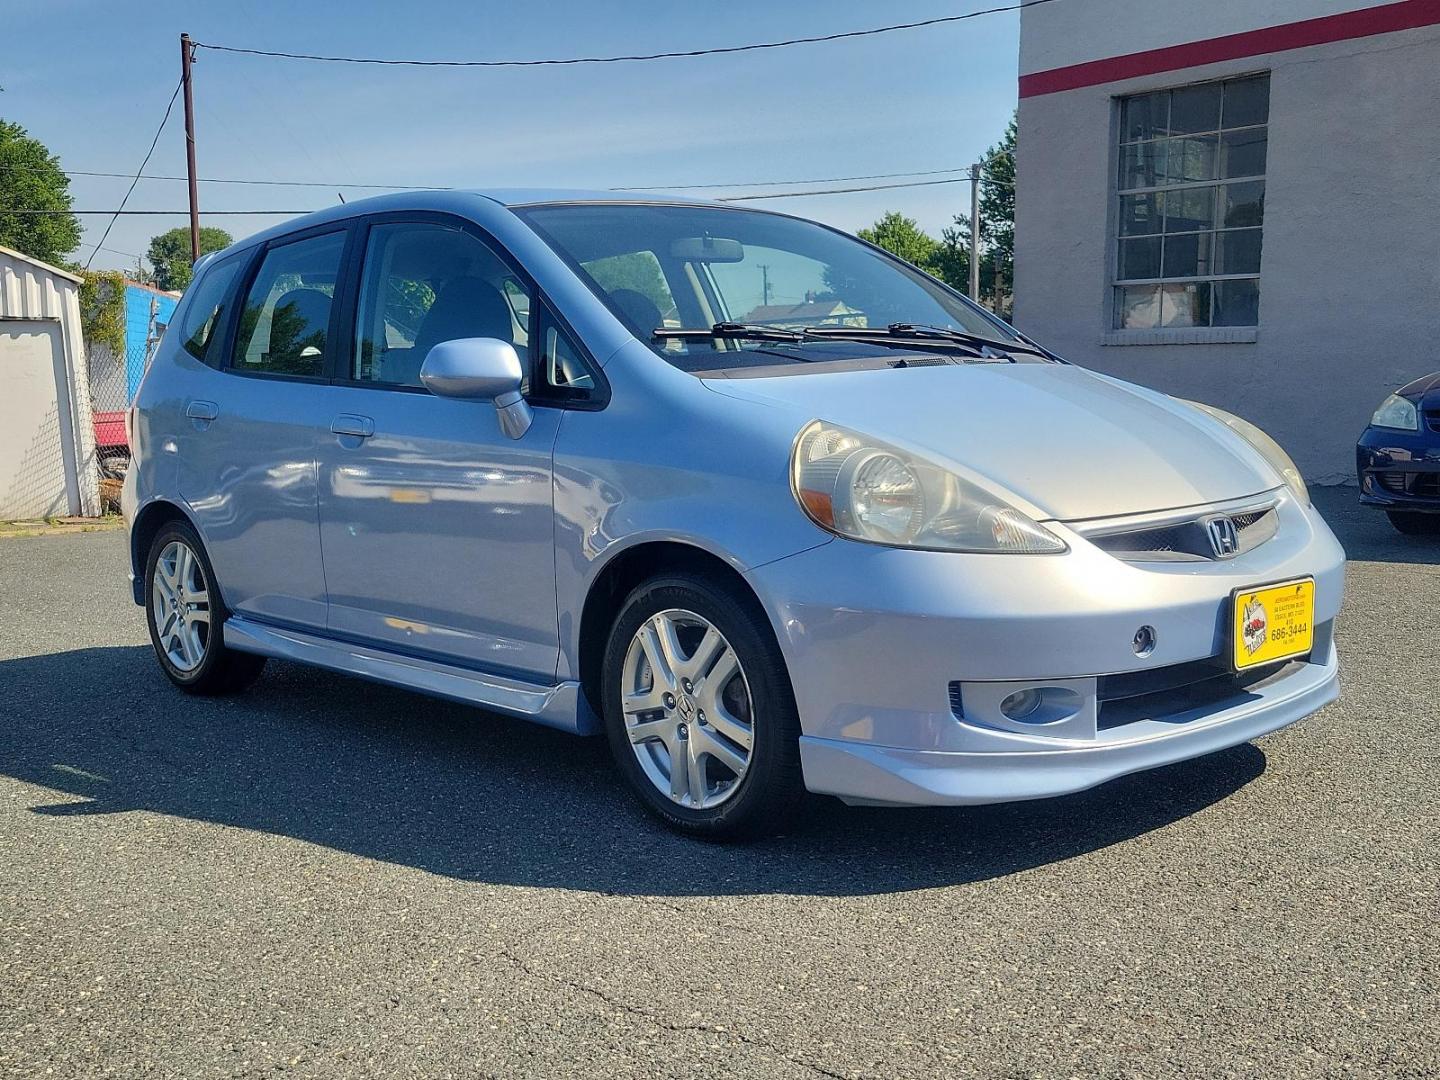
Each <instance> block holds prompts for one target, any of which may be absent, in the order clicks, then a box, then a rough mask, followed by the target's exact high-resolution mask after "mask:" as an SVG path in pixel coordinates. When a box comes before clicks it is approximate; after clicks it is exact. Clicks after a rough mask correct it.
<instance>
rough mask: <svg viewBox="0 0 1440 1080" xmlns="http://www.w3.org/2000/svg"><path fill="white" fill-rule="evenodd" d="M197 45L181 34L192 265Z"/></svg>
mask: <svg viewBox="0 0 1440 1080" xmlns="http://www.w3.org/2000/svg"><path fill="white" fill-rule="evenodd" d="M194 55H195V46H194V45H192V44H191V43H190V35H189V34H181V35H180V82H181V85H183V86H184V88H185V170H186V172H185V175H186V177H187V179H189V181H190V265H192V266H193V265H195V262H196V261H197V260H198V259H199V258H200V190H199V186H198V185H197V184H196V182H195V99H194V97H193V96H192V95H191V93H190V82H191V79H190V62H191V60H192V59H193V58H194Z"/></svg>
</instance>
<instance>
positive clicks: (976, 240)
mask: <svg viewBox="0 0 1440 1080" xmlns="http://www.w3.org/2000/svg"><path fill="white" fill-rule="evenodd" d="M970 299H971V300H974V301H975V302H976V303H977V304H978V303H979V302H980V166H979V165H978V164H977V165H971V166H970Z"/></svg>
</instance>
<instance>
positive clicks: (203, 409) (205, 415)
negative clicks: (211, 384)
mask: <svg viewBox="0 0 1440 1080" xmlns="http://www.w3.org/2000/svg"><path fill="white" fill-rule="evenodd" d="M185 415H186V416H188V417H189V418H190V419H191V420H214V419H215V418H216V417H217V416H219V415H220V406H219V405H216V404H215V402H213V401H192V402H190V403H189V404H187V405H186V406H185Z"/></svg>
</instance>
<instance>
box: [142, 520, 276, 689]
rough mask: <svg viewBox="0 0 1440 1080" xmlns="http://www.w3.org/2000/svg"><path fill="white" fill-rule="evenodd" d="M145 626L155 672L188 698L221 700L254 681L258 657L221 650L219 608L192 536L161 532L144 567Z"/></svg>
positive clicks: (184, 530)
mask: <svg viewBox="0 0 1440 1080" xmlns="http://www.w3.org/2000/svg"><path fill="white" fill-rule="evenodd" d="M145 596H146V604H145V617H146V618H145V621H146V623H147V624H148V626H149V629H150V643H151V645H153V646H154V647H155V656H156V658H157V659H159V661H160V667H161V669H162V670H163V671H164V672H165V674H166V676H167V677H168V678H169V679H170V681H171V682H172V683H174V684H175V685H176V686H178V687H180V689H182V690H184V691H186V692H187V693H191V694H226V693H233V692H234V691H237V690H241V689H243V688H244V687H246V686H248V685H249V684H250V683H251V682H253V681H254V680H255V677H256V676H257V675H259V674H260V670H261V668H263V667H264V666H265V658H264V657H263V656H254V655H251V654H250V653H242V652H236V651H235V650H234V649H229V648H226V646H225V642H224V637H223V633H222V628H223V626H224V623H225V605H224V602H223V601H222V599H221V596H220V588H219V585H218V584H217V583H216V581H215V572H214V570H213V569H212V568H211V566H210V560H209V558H207V557H206V555H205V547H204V545H203V544H201V543H200V538H199V537H198V536H196V534H195V530H194V529H192V528H191V527H190V526H189V525H188V524H185V523H182V522H173V523H171V524H169V525H166V526H164V527H163V528H162V529H161V530H160V533H159V535H157V536H156V537H155V541H154V543H152V544H151V545H150V556H149V558H148V559H147V560H146V563H145Z"/></svg>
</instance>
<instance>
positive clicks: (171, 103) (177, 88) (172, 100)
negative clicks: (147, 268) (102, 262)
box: [72, 80, 184, 270]
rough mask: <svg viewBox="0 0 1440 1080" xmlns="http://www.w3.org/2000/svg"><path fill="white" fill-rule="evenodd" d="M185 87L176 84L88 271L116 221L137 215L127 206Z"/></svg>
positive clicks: (90, 261) (106, 226) (97, 246)
mask: <svg viewBox="0 0 1440 1080" xmlns="http://www.w3.org/2000/svg"><path fill="white" fill-rule="evenodd" d="M183 85H184V82H183V80H182V81H181V82H177V83H176V84H175V92H174V93H173V94H171V95H170V101H169V103H168V104H167V105H166V106H165V115H164V116H162V117H161V118H160V126H159V127H158V128H156V129H155V138H153V139H151V140H150V149H149V150H146V151H145V159H144V160H143V161H141V162H140V168H138V169H136V170H135V179H134V180H131V181H130V187H129V188H127V189H126V191H125V197H124V198H123V199H121V200H120V208H119V209H118V210H116V211H115V216H114V217H112V218H111V219H110V220H109V222H108V223H107V224H106V225H105V231H104V232H103V233H101V234H100V241H99V243H97V244H96V245H95V251H92V252H91V253H90V258H88V259H86V260H85V269H86V270H89V269H90V264H91V263H92V262H93V261H94V260H95V252H97V251H99V250H100V245H101V244H103V243H105V241H106V239H107V238H108V237H109V236H110V230H111V229H113V228H114V227H115V221H116V219H117V218H119V217H120V215H121V214H124V213H135V211H133V210H131V211H127V210H126V209H125V204H126V203H127V202H129V201H130V196H131V195H132V194H133V193H134V191H135V185H136V184H138V183H140V174H141V173H143V172H144V171H145V166H146V165H149V164H150V155H151V154H153V153H155V147H156V146H158V145H159V144H160V134H161V132H163V131H164V130H165V125H166V124H168V123H169V122H170V110H171V109H173V108H174V107H175V99H176V98H177V97H179V96H180V87H181V86H183ZM72 212H73V211H72Z"/></svg>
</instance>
